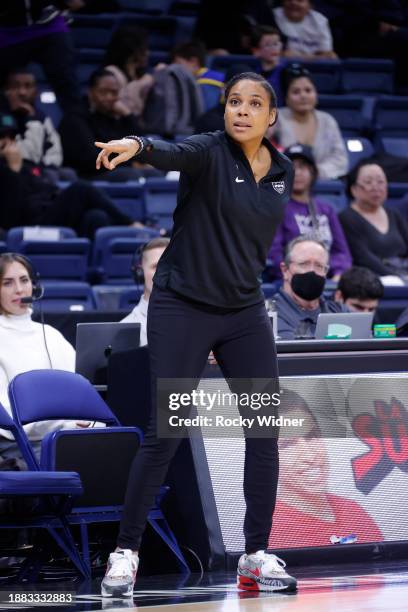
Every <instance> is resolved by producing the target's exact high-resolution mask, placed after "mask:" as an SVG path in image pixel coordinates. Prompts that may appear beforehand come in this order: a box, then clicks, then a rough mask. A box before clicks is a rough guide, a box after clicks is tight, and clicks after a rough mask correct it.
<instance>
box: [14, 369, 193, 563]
mask: <svg viewBox="0 0 408 612" xmlns="http://www.w3.org/2000/svg"><path fill="white" fill-rule="evenodd" d="M37 389H38V390H39V391H38V392H36V390H37ZM9 397H10V403H11V406H12V411H13V416H14V419H15V420H16V422H17V423H18V425H19V426H22V425H26V424H28V423H36V422H38V421H46V420H55V419H67V420H74V421H76V420H81V421H91V422H93V421H99V422H102V423H105V424H106V425H107V428H96V429H89V430H88V429H78V430H60V431H58V432H51V433H49V434H47V435H46V436H45V437H44V440H43V443H42V449H41V463H40V464H38V462H36V466H37V469H38V470H40V469H42V470H49V469H50V468H51V466H53V469H56V470H60V469H64V470H65V469H66V467H67V466H68V465H71V466H72V468H73V467H74V466H75V469H76V470H78V473H79V474H80V476H81V481H82V482H83V483H84V495H83V497H82V498H81V499H79V500H78V503H77V504H76V505H75V507H74V508H73V509H72V511H71V513H70V514H69V515H68V517H67V520H68V522H69V523H70V524H76V525H79V526H80V530H81V541H82V555H83V561H84V563H85V565H86V567H87V568H88V570H90V559H89V543H88V534H87V525H88V524H91V523H98V522H109V521H118V520H120V517H121V512H122V505H123V498H124V493H125V490H126V483H127V474H128V472H129V469H130V465H131V463H132V460H133V458H134V456H135V453H136V452H137V449H138V447H139V445H140V442H141V439H142V434H141V432H140V430H139V429H138V428H137V427H130V428H129V427H121V426H120V424H119V421H118V419H117V418H116V417H115V415H114V414H113V413H112V412H111V410H110V409H109V407H108V405H107V404H106V403H105V402H104V400H103V399H102V398H101V396H100V395H99V393H98V392H97V391H96V390H95V389H94V387H93V386H92V385H91V383H90V382H89V381H88V380H86V379H85V378H84V377H83V376H81V375H79V374H73V373H72V372H66V371H61V370H33V371H31V372H25V373H23V374H19V375H17V376H16V377H15V378H14V379H13V380H12V381H11V383H10V385H9ZM119 448H120V453H119V452H117V451H118V449H119ZM90 457H92V458H93V461H90ZM33 458H34V457H33ZM34 459H35V458H34ZM101 475H103V483H102V486H101ZM166 491H167V489H166V488H162V489H161V491H160V494H159V496H158V497H157V498H156V505H155V506H154V508H152V510H151V511H150V512H149V516H148V522H149V523H150V525H151V526H152V527H153V528H154V529H155V531H156V532H157V533H158V534H159V535H160V536H161V537H162V539H163V541H164V542H165V543H166V545H167V546H168V547H169V548H170V549H171V551H172V552H173V553H174V554H175V556H176V557H177V560H178V562H179V564H180V567H181V568H182V570H183V571H184V572H189V568H188V565H187V563H186V561H185V559H184V557H183V554H182V552H181V550H180V548H179V546H178V544H177V541H176V539H175V537H174V535H173V533H172V532H171V530H170V528H169V526H168V525H167V522H166V520H165V518H164V515H163V512H162V511H161V509H160V502H161V499H162V497H163V496H164V495H165V493H166Z"/></svg>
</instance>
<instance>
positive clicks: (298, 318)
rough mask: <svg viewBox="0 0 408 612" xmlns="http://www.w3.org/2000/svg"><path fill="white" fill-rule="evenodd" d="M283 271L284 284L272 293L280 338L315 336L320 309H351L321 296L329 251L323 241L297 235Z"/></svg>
mask: <svg viewBox="0 0 408 612" xmlns="http://www.w3.org/2000/svg"><path fill="white" fill-rule="evenodd" d="M281 270H282V276H283V287H282V288H281V289H280V290H279V291H278V293H276V294H275V295H274V296H273V299H274V300H275V306H276V310H277V311H278V335H279V337H280V338H282V339H285V340H293V339H295V338H313V337H314V333H315V329H316V323H317V317H318V315H319V314H320V313H321V312H346V311H347V310H348V309H347V308H346V307H345V306H343V305H342V304H337V303H336V302H332V301H330V300H326V299H325V298H324V297H323V296H322V294H323V289H324V284H325V281H326V275H327V272H328V271H329V252H328V250H327V248H326V245H325V244H324V243H323V242H320V241H318V240H312V239H310V238H307V237H305V236H298V237H297V238H294V240H292V241H291V242H289V244H288V247H287V251H286V255H285V260H284V261H283V262H282V263H281Z"/></svg>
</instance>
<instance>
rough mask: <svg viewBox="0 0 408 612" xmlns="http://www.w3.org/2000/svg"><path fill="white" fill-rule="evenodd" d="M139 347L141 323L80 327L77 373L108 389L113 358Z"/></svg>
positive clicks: (77, 337) (77, 347)
mask: <svg viewBox="0 0 408 612" xmlns="http://www.w3.org/2000/svg"><path fill="white" fill-rule="evenodd" d="M139 344H140V323H111V322H103V323H78V325H77V331H76V344H75V346H76V362H75V371H76V372H77V373H78V374H82V376H85V378H87V379H88V380H89V381H90V382H91V383H92V384H93V385H106V384H107V365H108V359H109V357H110V355H111V354H113V353H117V352H121V351H128V350H130V349H135V348H138V346H139Z"/></svg>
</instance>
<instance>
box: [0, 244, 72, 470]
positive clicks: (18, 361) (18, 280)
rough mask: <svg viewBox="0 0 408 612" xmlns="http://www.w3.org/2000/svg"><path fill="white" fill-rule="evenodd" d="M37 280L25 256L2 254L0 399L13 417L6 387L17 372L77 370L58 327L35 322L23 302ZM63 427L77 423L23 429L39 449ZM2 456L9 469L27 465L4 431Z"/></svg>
mask: <svg viewBox="0 0 408 612" xmlns="http://www.w3.org/2000/svg"><path fill="white" fill-rule="evenodd" d="M36 282H38V281H37V279H36V278H35V272H34V270H33V268H32V267H31V265H30V263H29V261H28V260H27V259H26V258H25V257H22V256H21V255H19V254H16V253H3V254H2V255H0V402H1V404H3V406H4V408H5V409H6V410H7V411H8V412H9V413H10V415H11V416H12V414H11V408H10V402H9V399H8V395H7V388H8V384H9V382H10V381H11V380H12V378H14V377H15V376H17V374H21V373H22V372H28V371H29V370H42V369H48V368H57V369H59V370H67V371H68V372H75V351H74V349H73V347H72V346H71V345H70V344H69V342H67V341H66V340H65V338H64V337H63V336H62V335H61V334H60V332H59V331H57V330H56V329H55V328H53V327H51V326H50V325H44V327H43V326H42V325H41V323H35V322H34V321H32V320H31V308H30V305H29V304H22V303H21V299H22V298H26V297H30V296H31V295H32V292H33V285H35V284H36ZM64 426H68V427H69V426H71V427H75V423H72V422H71V423H70V422H66V421H52V422H50V421H42V422H39V423H33V424H32V425H26V426H25V427H24V429H25V431H26V433H27V434H28V436H29V438H30V439H31V440H32V441H34V446H35V448H36V450H38V451H39V447H40V441H41V439H42V438H43V437H44V435H45V434H46V433H48V432H50V431H55V430H57V429H62V428H63V427H64ZM0 457H1V460H2V461H6V460H9V469H10V468H11V469H13V467H14V468H15V469H18V468H22V467H24V465H25V464H24V463H22V460H21V455H20V452H19V449H18V447H17V445H16V443H15V442H14V440H13V437H12V435H11V434H10V433H9V432H7V431H3V430H0Z"/></svg>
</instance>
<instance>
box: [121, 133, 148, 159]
mask: <svg viewBox="0 0 408 612" xmlns="http://www.w3.org/2000/svg"><path fill="white" fill-rule="evenodd" d="M125 138H126V139H127V140H136V142H137V143H138V145H139V150H138V152H137V153H135V157H136V155H140V153H141V152H142V151H143V149H144V148H145V144H144V142H143V138H140V136H134V135H131V136H125Z"/></svg>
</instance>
